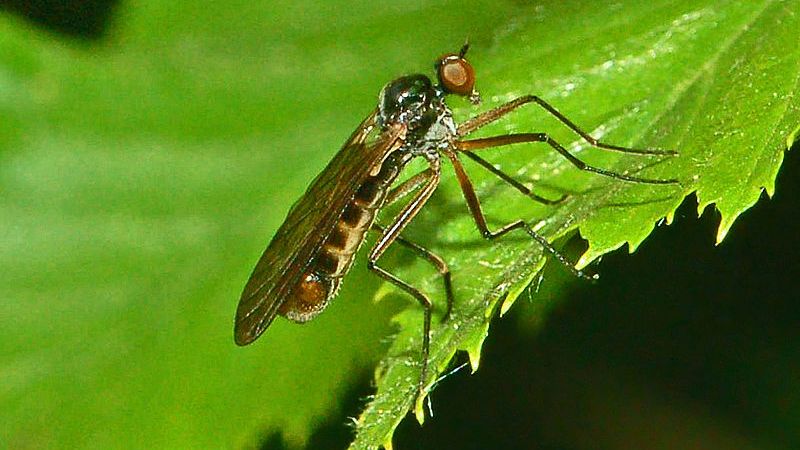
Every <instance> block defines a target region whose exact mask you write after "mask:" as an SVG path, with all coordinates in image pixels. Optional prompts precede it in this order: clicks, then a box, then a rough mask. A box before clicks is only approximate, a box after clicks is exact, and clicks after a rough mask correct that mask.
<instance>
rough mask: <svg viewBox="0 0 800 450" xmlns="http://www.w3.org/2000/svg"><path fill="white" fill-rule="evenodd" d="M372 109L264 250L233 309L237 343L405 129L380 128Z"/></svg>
mask: <svg viewBox="0 0 800 450" xmlns="http://www.w3.org/2000/svg"><path fill="white" fill-rule="evenodd" d="M376 115H377V111H373V113H372V114H370V115H369V116H368V117H367V118H366V119H364V121H363V122H361V125H359V126H358V128H356V130H355V131H354V132H353V134H352V135H351V136H350V138H349V139H348V140H347V142H345V144H344V146H342V149H341V150H339V152H338V153H337V154H336V156H334V158H333V159H332V160H331V162H330V163H328V165H327V166H326V167H325V169H323V170H322V172H320V174H319V175H317V177H316V178H315V179H314V181H312V182H311V185H310V186H309V188H308V190H306V192H305V194H303V196H302V197H300V199H299V200H298V201H297V202H296V203H295V204H294V205H293V206H292V208H291V209H290V210H289V214H288V215H287V217H286V220H285V221H284V222H283V224H282V225H281V226H280V228H279V229H278V231H277V232H276V233H275V236H274V237H273V238H272V241H271V242H270V243H269V245H268V246H267V248H266V250H264V253H263V254H262V255H261V258H260V259H259V260H258V263H257V264H256V267H255V269H254V270H253V273H252V274H251V275H250V279H249V280H248V281H247V284H246V285H245V288H244V291H243V292H242V296H241V298H240V300H239V306H238V308H237V310H236V323H235V326H234V339H235V341H236V343H237V344H239V345H246V344H249V343H250V342H252V341H254V340H255V339H256V338H257V337H258V336H260V335H261V333H263V332H264V330H265V329H267V327H268V326H269V325H270V323H272V320H273V319H274V318H275V316H276V315H277V313H278V309H279V308H280V306H281V304H282V303H283V302H284V300H285V299H286V298H287V296H288V295H289V293H290V290H291V289H292V287H293V286H294V285H295V284H297V282H298V281H299V279H300V276H302V275H303V274H304V272H305V271H306V269H307V268H308V266H309V265H310V263H311V262H312V259H313V257H314V255H316V254H317V252H318V251H319V248H320V247H321V246H322V244H323V243H324V241H325V238H326V237H327V236H328V235H329V234H330V232H331V231H332V230H333V227H334V226H336V222H337V220H338V219H339V215H340V213H341V211H342V210H343V209H344V208H345V206H346V205H347V203H348V202H349V201H350V200H351V199H352V197H353V196H354V195H355V193H356V191H357V190H358V188H359V186H360V185H361V183H362V181H363V180H364V179H365V178H367V177H368V176H369V174H370V172H371V171H372V169H373V168H374V167H376V165H379V164H380V163H381V162H382V161H383V159H384V158H385V157H386V155H387V154H388V153H390V152H392V151H393V150H395V149H397V148H398V147H399V145H400V144H401V143H402V138H403V137H404V131H405V129H404V128H401V127H395V128H390V129H389V130H387V131H384V132H381V131H380V127H378V126H377V124H376V121H375V118H376Z"/></svg>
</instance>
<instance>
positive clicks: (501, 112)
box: [457, 95, 678, 156]
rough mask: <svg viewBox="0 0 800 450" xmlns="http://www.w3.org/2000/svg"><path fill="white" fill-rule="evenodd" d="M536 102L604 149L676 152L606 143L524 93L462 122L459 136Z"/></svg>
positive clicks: (651, 152)
mask: <svg viewBox="0 0 800 450" xmlns="http://www.w3.org/2000/svg"><path fill="white" fill-rule="evenodd" d="M532 103H533V104H536V105H539V106H540V107H542V108H543V109H544V110H545V111H547V112H548V113H550V114H551V115H552V116H553V117H555V118H556V119H558V120H559V121H560V122H561V123H563V124H564V125H566V126H567V127H568V128H569V129H571V130H572V131H574V132H575V133H577V134H578V135H579V136H580V137H582V138H583V139H584V140H585V141H586V142H588V143H589V144H590V145H591V146H593V147H597V148H601V149H605V150H613V151H617V152H622V153H632V154H637V155H654V156H676V155H677V154H678V152H676V151H674V150H656V149H649V148H648V149H636V148H629V147H622V146H619V145H613V144H606V143H605V142H601V141H600V140H598V139H597V138H595V137H593V136H592V135H590V134H589V133H587V132H586V131H583V129H581V128H580V127H579V126H577V125H575V123H573V122H572V121H571V120H569V119H568V118H567V117H566V116H565V115H564V114H562V113H561V112H559V111H558V110H557V109H556V108H555V107H553V106H552V105H550V104H549V103H547V102H546V101H544V100H543V99H541V98H540V97H537V96H535V95H524V96H522V97H519V98H516V99H514V100H511V101H510V102H508V103H505V104H503V105H500V106H498V107H497V108H494V109H491V110H489V111H486V112H485V113H483V114H479V115H477V116H475V117H473V118H472V119H470V120H467V121H466V122H464V123H462V124H461V125H460V126H459V127H458V131H457V133H458V135H459V136H466V135H468V134H470V133H472V132H473V131H475V130H477V129H479V128H481V127H483V126H485V125H488V124H490V123H492V122H494V121H496V120H497V119H499V118H501V117H503V116H505V115H506V114H508V113H510V112H512V111H514V110H515V109H517V108H519V107H521V106H524V105H528V104H532Z"/></svg>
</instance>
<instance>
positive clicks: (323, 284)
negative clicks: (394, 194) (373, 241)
mask: <svg viewBox="0 0 800 450" xmlns="http://www.w3.org/2000/svg"><path fill="white" fill-rule="evenodd" d="M399 172H400V164H399V163H398V161H397V159H396V158H395V157H393V156H389V157H388V158H386V160H385V161H384V162H383V164H382V166H381V170H380V172H379V173H378V174H377V175H375V176H371V177H368V178H367V179H366V180H364V182H363V183H362V184H361V187H359V189H358V191H357V192H356V194H355V195H354V196H353V199H352V200H351V201H350V202H349V203H348V204H347V205H346V206H345V208H344V209H343V210H342V211H340V212H339V219H338V220H337V222H336V225H335V226H334V227H333V230H332V231H331V232H330V234H328V236H327V237H326V238H325V241H324V242H323V244H322V246H321V247H320V249H319V251H318V252H317V254H316V256H315V257H314V258H313V260H312V261H311V264H310V265H309V267H308V269H307V270H306V272H305V273H304V274H303V275H301V277H300V281H299V282H298V283H297V284H296V285H295V286H294V288H293V289H292V290H291V291H290V292H289V295H288V296H287V298H286V300H285V301H284V302H283V304H282V305H281V307H280V309H279V310H278V312H279V314H281V315H282V316H284V317H286V318H287V319H290V320H293V321H295V322H306V321H309V320H311V319H313V318H314V317H316V316H317V314H319V313H321V312H322V310H324V309H325V307H326V306H328V303H329V302H330V300H331V299H332V298H333V297H335V296H336V293H337V292H338V290H339V286H340V285H341V280H342V277H344V275H345V274H347V271H348V270H350V267H351V266H352V265H353V260H354V259H355V255H356V252H357V251H358V249H359V247H361V244H362V243H363V242H364V239H365V238H366V235H367V232H368V231H369V229H370V227H371V226H372V223H373V222H374V221H375V215H376V214H378V210H379V209H380V208H381V207H382V206H383V203H384V201H385V200H386V195H387V194H388V192H389V188H390V186H391V184H392V183H393V182H394V180H395V179H396V178H397V175H398V174H399Z"/></svg>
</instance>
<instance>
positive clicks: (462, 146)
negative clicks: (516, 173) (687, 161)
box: [455, 133, 678, 184]
mask: <svg viewBox="0 0 800 450" xmlns="http://www.w3.org/2000/svg"><path fill="white" fill-rule="evenodd" d="M523 142H545V143H547V144H548V145H549V146H551V147H553V148H554V149H555V150H556V151H557V152H558V153H560V154H561V156H563V157H564V158H567V160H568V161H569V162H570V163H572V165H574V166H575V167H577V168H578V169H580V170H585V171H587V172H593V173H596V174H599V175H604V176H607V177H611V178H615V179H617V180H623V181H632V182H634V183H646V184H678V180H675V179H669V180H657V179H651V178H640V177H633V176H630V175H623V174H621V173H617V172H613V171H611V170H606V169H601V168H599V167H594V166H590V165H588V164H586V163H585V162H583V161H581V160H580V159H578V157H577V156H575V155H573V154H572V153H570V152H569V151H568V150H567V149H565V148H564V147H563V146H562V145H561V144H559V143H558V142H556V141H555V140H554V139H553V138H551V137H550V136H549V135H548V134H547V133H520V134H506V135H503V136H494V137H488V138H481V139H471V140H468V141H459V142H456V144H455V145H456V148H457V149H458V150H461V151H465V150H466V151H469V150H478V149H481V148H491V147H500V146H504V145H510V144H519V143H523Z"/></svg>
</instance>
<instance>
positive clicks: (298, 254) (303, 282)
mask: <svg viewBox="0 0 800 450" xmlns="http://www.w3.org/2000/svg"><path fill="white" fill-rule="evenodd" d="M467 48H468V47H467V46H466V45H465V46H464V47H463V48H462V49H461V51H460V52H459V53H458V54H448V55H445V56H442V57H441V58H439V59H438V60H437V62H436V66H435V67H436V70H437V78H438V84H434V83H432V82H431V80H430V79H429V78H428V77H427V76H425V75H420V74H417V75H408V76H403V77H400V78H398V79H396V80H394V81H392V82H390V83H389V84H387V85H386V86H385V87H384V88H383V90H382V91H381V93H380V96H379V101H378V107H377V108H376V109H375V110H374V111H373V112H372V113H371V114H370V115H369V116H368V117H367V118H366V119H364V121H363V122H362V123H361V124H360V125H359V127H358V128H356V130H355V131H354V132H353V134H352V135H351V136H350V138H349V139H348V140H347V142H346V143H345V144H344V146H343V147H342V149H341V150H340V151H339V153H337V154H336V156H335V157H334V158H333V160H332V161H331V162H330V163H329V164H328V166H327V167H326V168H325V169H324V170H323V171H322V172H321V173H320V174H319V175H318V176H317V178H316V179H315V180H314V181H313V182H312V183H311V186H310V187H309V188H308V190H307V191H306V193H305V194H304V195H303V196H302V197H301V198H300V199H299V200H298V201H297V202H296V203H295V204H294V205H293V206H292V208H291V210H290V211H289V214H288V216H287V217H286V220H285V221H284V223H283V225H281V227H280V228H279V229H278V231H277V233H276V234H275V236H274V237H273V239H272V241H271V242H270V244H269V245H268V246H267V248H266V250H265V251H264V253H263V255H262V256H261V258H260V260H259V261H258V263H257V265H256V267H255V269H254V271H253V273H252V275H251V276H250V279H249V280H248V282H247V284H246V286H245V288H244V291H243V292H242V296H241V299H240V300H239V306H238V309H237V311H236V322H235V328H234V337H235V341H236V343H237V344H239V345H246V344H249V343H250V342H252V341H253V340H255V339H256V338H257V337H258V336H260V335H261V333H263V332H264V330H265V329H266V328H267V327H268V326H269V325H270V323H272V321H273V319H274V318H275V317H276V315H279V314H280V315H282V316H284V317H286V318H288V319H290V320H292V321H295V322H306V321H308V320H311V319H313V318H314V317H316V316H317V315H318V314H319V313H320V312H322V310H323V309H325V307H326V306H327V305H328V303H329V302H330V300H331V299H332V298H333V297H334V296H335V295H336V293H337V291H338V289H339V286H340V285H341V281H342V278H343V277H344V276H345V275H346V274H347V272H348V270H349V269H350V267H351V266H352V264H353V259H354V257H355V254H356V252H357V251H358V249H359V247H360V246H361V244H362V243H363V242H364V240H365V238H366V235H367V232H368V231H370V230H373V231H376V232H378V233H379V237H378V239H377V242H376V243H375V245H374V246H373V248H372V249H371V250H370V252H369V255H368V258H367V261H368V267H369V269H370V270H372V271H374V272H375V273H376V274H377V275H379V276H380V277H382V278H384V279H386V280H388V281H389V282H391V283H393V284H395V285H396V286H398V287H400V288H402V289H403V290H405V291H406V292H408V293H409V294H410V295H412V296H413V297H415V298H416V299H417V300H418V301H419V302H420V304H422V305H423V307H424V311H425V316H424V322H423V336H422V337H423V339H422V341H423V343H422V363H421V371H420V380H419V390H420V393H422V391H423V389H424V387H425V382H426V379H427V365H428V353H429V348H430V327H431V311H432V304H431V302H430V300H429V299H428V297H427V296H426V295H425V294H423V293H422V292H421V291H419V290H418V289H416V288H415V287H413V286H412V285H410V284H408V283H407V282H405V281H403V280H401V279H399V278H398V277H397V276H395V275H394V274H392V273H391V272H389V271H388V270H386V269H384V268H383V267H381V266H379V265H378V264H377V262H378V260H379V259H380V257H381V256H382V255H383V253H384V252H385V251H386V249H387V248H388V247H389V246H390V245H391V244H392V243H394V242H398V243H400V244H402V245H405V246H406V247H409V248H410V249H411V250H412V251H414V252H415V253H417V254H418V255H419V256H421V257H422V258H424V259H426V260H427V261H429V262H430V263H431V264H432V265H433V266H434V267H435V268H436V269H437V270H438V271H439V273H440V274H441V275H442V279H443V282H444V287H445V293H446V296H447V312H446V314H445V317H447V316H449V314H450V311H451V309H452V305H453V292H452V287H451V281H450V271H449V269H448V268H447V264H446V263H445V262H444V260H443V259H442V258H440V257H439V256H437V255H435V254H433V253H431V252H430V251H428V250H426V249H425V248H423V247H421V246H419V245H417V244H414V243H413V242H410V241H408V240H406V239H404V238H403V237H402V235H401V233H402V231H403V229H404V228H405V226H406V225H407V224H408V223H409V222H410V221H411V220H412V219H413V218H414V216H416V214H417V213H418V212H419V210H420V209H421V208H422V207H423V206H424V205H425V203H426V202H427V200H428V199H429V198H430V196H431V195H432V194H433V192H434V190H435V189H436V187H437V186H438V184H439V179H440V170H441V160H442V156H444V157H445V158H447V159H448V160H449V161H450V162H451V163H452V165H453V168H454V170H455V173H456V177H457V179H458V182H459V185H460V186H461V189H462V191H463V194H464V198H465V199H466V202H467V207H468V208H469V211H470V213H471V214H472V216H473V218H474V220H475V224H476V226H477V227H478V230H479V231H480V232H481V234H482V235H483V236H484V237H485V238H487V239H493V238H496V237H499V236H502V235H504V234H506V233H507V232H509V231H512V230H515V229H522V230H524V231H525V232H526V233H527V234H528V235H529V236H531V237H532V238H533V239H535V240H536V241H537V242H538V243H539V244H541V245H542V246H543V247H544V249H545V250H546V251H547V252H548V253H549V254H550V255H551V256H553V257H555V258H556V259H557V260H558V261H560V262H561V263H562V264H563V265H564V266H565V267H567V268H568V269H569V270H571V271H572V272H573V273H574V274H575V275H577V276H579V277H583V278H590V277H589V276H587V275H586V274H584V273H583V272H581V271H579V270H577V269H575V268H574V267H573V265H572V264H571V263H569V261H567V260H566V259H565V258H564V257H563V256H562V255H561V254H560V253H558V251H556V250H555V249H554V248H553V247H552V246H551V245H550V243H549V242H547V240H546V239H544V238H543V237H542V236H540V235H539V234H537V233H536V232H535V231H534V230H532V229H531V228H530V227H529V226H528V225H527V224H526V223H525V222H524V221H522V220H518V221H515V222H512V223H510V224H508V225H506V226H504V227H501V228H499V229H497V230H494V231H492V230H490V229H489V228H488V225H487V223H486V219H485V217H484V215H483V212H482V210H481V206H480V203H479V201H478V197H477V195H476V193H475V190H474V188H473V186H472V183H471V181H470V179H469V177H468V176H467V173H466V171H465V170H464V167H463V165H462V164H461V160H460V158H459V155H466V156H467V157H469V158H470V159H472V160H474V161H476V162H477V163H478V164H480V165H481V166H483V167H484V168H486V169H487V170H489V171H490V172H492V173H494V174H495V175H497V176H498V177H500V178H501V179H502V180H504V181H506V182H507V183H509V184H511V185H512V186H513V187H515V188H516V189H517V190H519V191H520V192H522V193H523V194H525V195H527V196H529V197H531V198H532V199H534V200H537V201H540V202H543V203H547V204H553V203H558V202H559V201H561V200H563V199H564V197H562V198H560V199H556V200H548V199H546V198H543V197H540V196H538V195H536V194H534V193H533V192H531V191H530V190H529V189H528V188H527V187H525V186H524V185H523V184H522V183H520V182H518V181H517V180H515V179H514V178H512V177H511V176H509V175H507V174H506V173H504V172H502V171H501V170H499V169H497V168H495V167H494V166H492V165H491V164H490V163H488V162H487V161H485V160H484V159H483V158H481V157H480V156H478V155H477V154H476V153H474V151H475V150H479V149H483V148H491V147H499V146H505V145H509V144H515V143H525V142H544V143H546V144H548V145H550V146H551V147H552V148H553V149H554V150H556V151H557V152H558V153H560V154H561V155H563V156H564V157H565V158H566V159H567V160H568V161H569V162H570V163H572V164H573V165H575V166H576V167H577V168H578V169H581V170H585V171H590V172H594V173H598V174H600V175H605V176H608V177H611V178H615V179H618V180H623V181H629V182H636V183H649V184H671V183H676V181H675V180H655V179H647V178H639V177H635V176H629V175H624V174H620V173H616V172H612V171H608V170H605V169H601V168H596V167H593V166H589V165H587V164H586V163H584V162H583V161H581V160H580V159H578V158H577V157H575V156H573V155H572V154H570V153H569V152H568V151H567V150H566V149H565V148H564V147H563V146H561V145H560V144H559V143H558V142H556V141H555V140H553V139H552V138H551V137H550V136H549V135H547V134H546V133H522V134H508V135H501V136H495V137H490V138H481V139H472V140H467V139H464V137H465V136H466V135H468V134H469V133H471V132H473V131H475V130H477V129H479V128H481V127H482V126H484V125H486V124H488V123H491V122H493V121H495V120H497V119H499V118H500V117H502V116H504V115H506V114H508V113H510V112H512V111H513V110H515V109H517V108H519V107H521V106H523V105H526V104H530V103H534V104H538V105H539V106H541V107H543V108H544V109H545V110H546V111H548V112H549V113H551V114H552V115H554V116H555V117H556V118H557V119H559V120H560V121H561V122H562V123H564V124H565V125H566V126H568V127H569V128H571V129H572V130H573V131H575V132H576V133H578V134H579V135H580V136H581V137H583V138H584V139H586V140H587V141H588V142H589V143H590V144H591V145H593V146H595V147H598V148H603V149H607V150H615V151H620V152H626V153H637V154H647V155H674V154H675V153H674V152H671V151H659V150H636V149H629V148H625V147H619V146H615V145H609V144H604V143H602V142H599V141H597V140H595V139H594V138H592V137H591V136H590V135H588V134H587V133H585V132H584V131H582V130H581V129H580V128H578V127H577V126H576V125H575V124H573V123H572V122H571V121H569V119H567V118H566V117H565V116H563V115H562V114H561V113H559V112H558V111H557V110H556V109H555V108H553V107H552V106H550V105H549V104H547V103H546V102H544V101H543V100H541V99H539V98H538V97H535V96H525V97H521V98H518V99H516V100H513V101H511V102H509V103H506V104H505V105H502V106H500V107H498V108H495V109H493V110H490V111H487V112H485V113H483V114H480V115H478V116H476V117H474V118H472V119H470V120H468V121H466V122H464V123H463V124H461V125H460V126H457V125H456V124H455V122H454V121H453V118H452V113H451V111H450V108H448V106H447V104H446V103H445V97H446V96H447V95H448V94H455V95H461V96H466V97H468V98H469V99H470V100H471V101H472V102H473V103H476V104H477V103H478V102H479V101H480V98H479V96H478V94H477V92H476V91H475V90H474V83H475V75H474V70H473V68H472V66H471V65H470V64H469V62H468V61H467V60H466V59H465V54H466V52H467ZM414 158H423V159H425V160H426V161H427V163H428V168H427V169H426V170H424V171H422V172H420V173H418V174H416V175H415V176H412V177H411V178H409V179H407V180H406V181H404V182H402V183H400V184H399V185H397V186H395V187H394V188H392V185H393V184H394V182H395V181H396V179H397V177H398V175H399V174H400V172H401V171H402V169H403V167H404V166H406V164H408V162H409V161H410V160H412V159H414ZM409 197H410V200H406V202H405V205H404V206H403V207H402V209H401V210H400V212H399V213H398V214H397V215H396V216H395V217H394V218H393V219H392V220H391V221H390V222H389V224H388V225H386V226H382V225H378V224H377V223H376V216H377V214H378V212H379V211H380V210H381V208H383V207H384V206H386V205H387V204H391V203H395V202H399V201H401V200H404V199H406V198H409Z"/></svg>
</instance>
